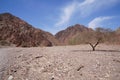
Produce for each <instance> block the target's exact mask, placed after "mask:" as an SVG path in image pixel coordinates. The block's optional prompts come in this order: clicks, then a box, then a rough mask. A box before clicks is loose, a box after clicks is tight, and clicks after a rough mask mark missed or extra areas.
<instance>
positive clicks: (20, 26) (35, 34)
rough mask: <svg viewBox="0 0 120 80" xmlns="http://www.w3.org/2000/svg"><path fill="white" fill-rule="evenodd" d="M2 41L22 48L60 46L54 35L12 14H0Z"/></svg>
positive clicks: (0, 35)
mask: <svg viewBox="0 0 120 80" xmlns="http://www.w3.org/2000/svg"><path fill="white" fill-rule="evenodd" d="M0 41H5V42H8V43H12V44H14V45H15V46H22V47H35V46H53V45H58V41H57V39H55V37H54V36H53V35H52V34H50V33H48V32H45V31H43V30H40V29H36V28H34V27H33V26H32V25H30V24H28V23H27V22H25V21H23V20H21V19H20V18H18V17H15V16H13V15H12V14H10V13H3V14H0Z"/></svg>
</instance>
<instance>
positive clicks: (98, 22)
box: [88, 16, 113, 29]
mask: <svg viewBox="0 0 120 80" xmlns="http://www.w3.org/2000/svg"><path fill="white" fill-rule="evenodd" d="M112 18H113V16H105V17H97V18H95V19H93V20H92V21H91V22H89V24H88V27H89V28H92V29H95V28H97V27H101V26H102V25H103V24H102V22H104V21H107V20H110V19H112Z"/></svg>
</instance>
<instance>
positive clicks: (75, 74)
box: [0, 44, 120, 80]
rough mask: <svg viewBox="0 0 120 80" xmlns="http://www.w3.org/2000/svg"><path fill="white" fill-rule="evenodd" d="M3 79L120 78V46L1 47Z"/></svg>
mask: <svg viewBox="0 0 120 80" xmlns="http://www.w3.org/2000/svg"><path fill="white" fill-rule="evenodd" d="M0 72H1V73H0V76H1V80H120V46H118V45H103V44H102V45H98V46H97V47H96V51H91V47H90V46H89V45H76V46H56V47H32V48H15V47H14V48H1V49H0Z"/></svg>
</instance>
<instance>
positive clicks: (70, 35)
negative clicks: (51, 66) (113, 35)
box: [55, 24, 94, 44]
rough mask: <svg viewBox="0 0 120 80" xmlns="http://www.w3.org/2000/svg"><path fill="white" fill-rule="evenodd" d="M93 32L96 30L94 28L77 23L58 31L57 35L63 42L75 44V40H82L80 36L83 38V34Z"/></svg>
mask: <svg viewBox="0 0 120 80" xmlns="http://www.w3.org/2000/svg"><path fill="white" fill-rule="evenodd" d="M92 32H94V31H93V30H92V29H90V28H87V27H85V26H84V25H80V24H76V25H74V26H70V27H68V28H67V29H65V30H62V31H60V32H58V33H57V34H56V35H55V37H56V38H57V39H58V40H59V41H60V42H61V43H63V44H73V43H74V42H76V41H75V40H78V39H79V41H80V38H83V35H84V36H85V35H87V34H89V33H92ZM77 42H78V41H77ZM81 42H82V41H81ZM79 43H80V42H79ZM76 44H78V43H76Z"/></svg>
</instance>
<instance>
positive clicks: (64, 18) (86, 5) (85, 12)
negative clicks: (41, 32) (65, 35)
mask: <svg viewBox="0 0 120 80" xmlns="http://www.w3.org/2000/svg"><path fill="white" fill-rule="evenodd" d="M118 2H120V0H107V1H106V0H84V1H83V2H79V0H76V1H73V2H72V3H70V4H69V5H67V6H65V7H64V8H63V9H62V12H61V13H60V18H59V21H58V22H57V23H56V24H55V26H62V25H64V24H66V23H69V21H70V20H71V17H72V15H74V13H76V12H77V13H79V14H80V15H79V16H81V17H87V16H89V15H90V14H93V13H94V12H96V11H99V10H101V9H107V8H109V7H111V6H113V5H115V4H117V3H118ZM77 16H78V15H77Z"/></svg>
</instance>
